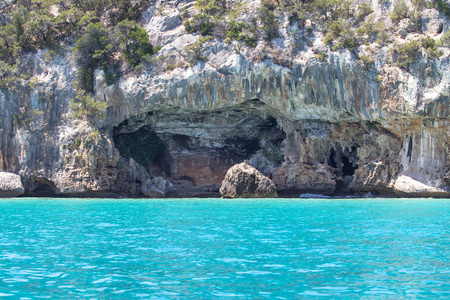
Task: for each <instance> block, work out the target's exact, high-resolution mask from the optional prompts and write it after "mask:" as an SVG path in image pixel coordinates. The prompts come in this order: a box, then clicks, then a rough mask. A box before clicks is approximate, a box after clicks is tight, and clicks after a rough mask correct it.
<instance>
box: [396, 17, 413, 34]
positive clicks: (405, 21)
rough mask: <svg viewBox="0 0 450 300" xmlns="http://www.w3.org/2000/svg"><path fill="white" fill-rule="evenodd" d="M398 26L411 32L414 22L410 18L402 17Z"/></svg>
mask: <svg viewBox="0 0 450 300" xmlns="http://www.w3.org/2000/svg"><path fill="white" fill-rule="evenodd" d="M398 28H399V29H400V30H405V31H406V32H413V31H414V30H415V26H414V23H413V22H411V20H410V19H403V20H401V21H400V22H399V24H398Z"/></svg>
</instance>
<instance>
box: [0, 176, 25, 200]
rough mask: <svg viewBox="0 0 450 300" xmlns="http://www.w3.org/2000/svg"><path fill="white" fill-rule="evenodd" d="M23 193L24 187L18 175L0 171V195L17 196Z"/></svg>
mask: <svg viewBox="0 0 450 300" xmlns="http://www.w3.org/2000/svg"><path fill="white" fill-rule="evenodd" d="M24 193H25V189H24V188H23V185H22V181H21V179H20V176H19V175H17V174H13V173H8V172H0V197H17V196H20V195H23V194H24Z"/></svg>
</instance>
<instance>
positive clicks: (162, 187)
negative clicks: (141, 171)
mask: <svg viewBox="0 0 450 300" xmlns="http://www.w3.org/2000/svg"><path fill="white" fill-rule="evenodd" d="M171 187H173V184H172V183H171V182H170V181H168V180H166V179H164V178H162V177H155V178H153V179H151V180H148V181H146V182H145V183H144V184H143V185H142V186H141V193H142V194H144V195H145V196H147V197H151V198H162V197H165V196H166V195H167V193H168V192H169V190H170V188H171Z"/></svg>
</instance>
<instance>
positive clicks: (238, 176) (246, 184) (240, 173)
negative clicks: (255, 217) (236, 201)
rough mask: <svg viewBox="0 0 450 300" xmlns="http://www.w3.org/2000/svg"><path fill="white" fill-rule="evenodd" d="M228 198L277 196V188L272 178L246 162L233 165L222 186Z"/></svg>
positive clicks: (222, 190)
mask: <svg viewBox="0 0 450 300" xmlns="http://www.w3.org/2000/svg"><path fill="white" fill-rule="evenodd" d="M220 194H221V195H222V196H223V197H226V198H277V197H278V194H277V190H276V188H275V185H274V184H273V182H272V180H270V178H268V177H266V176H264V175H263V174H262V173H261V172H259V171H258V170H256V169H255V168H253V167H252V166H250V165H248V164H246V163H240V164H237V165H235V166H233V167H231V168H230V169H229V170H228V172H227V174H226V176H225V179H224V180H223V182H222V186H221V187H220Z"/></svg>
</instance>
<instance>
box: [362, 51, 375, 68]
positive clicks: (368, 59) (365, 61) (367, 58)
mask: <svg viewBox="0 0 450 300" xmlns="http://www.w3.org/2000/svg"><path fill="white" fill-rule="evenodd" d="M374 62H375V60H374V59H373V57H372V55H370V54H363V55H361V56H360V57H359V60H358V63H359V64H361V65H362V66H363V67H364V69H365V70H369V69H370V68H371V67H372V66H373V64H374Z"/></svg>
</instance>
